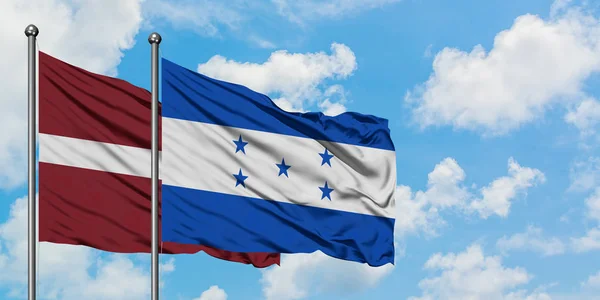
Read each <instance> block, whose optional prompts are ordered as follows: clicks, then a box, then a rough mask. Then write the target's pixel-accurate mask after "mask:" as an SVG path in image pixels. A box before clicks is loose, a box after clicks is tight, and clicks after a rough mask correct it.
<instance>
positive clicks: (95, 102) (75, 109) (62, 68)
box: [39, 52, 161, 149]
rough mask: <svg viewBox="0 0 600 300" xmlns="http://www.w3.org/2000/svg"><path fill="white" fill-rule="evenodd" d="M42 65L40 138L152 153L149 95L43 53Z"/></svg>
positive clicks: (40, 55) (132, 86)
mask: <svg viewBox="0 0 600 300" xmlns="http://www.w3.org/2000/svg"><path fill="white" fill-rule="evenodd" d="M39 61H40V62H39V63H40V67H39V73H40V74H39V85H40V86H39V110H40V116H39V118H40V120H39V122H40V124H39V130H40V133H47V134H54V135H60V136H66V137H72V138H79V139H86V140H92V141H97V142H105V143H113V144H120V145H126V146H133V147H140V148H147V149H150V135H151V127H150V121H151V115H150V113H151V93H150V92H149V91H147V90H145V89H143V88H140V87H137V86H135V85H133V84H131V83H129V82H127V81H124V80H121V79H117V78H112V77H108V76H103V75H99V74H94V73H91V72H88V71H86V70H84V69H82V68H79V67H76V66H73V65H70V64H68V63H65V62H63V61H61V60H58V59H56V58H54V57H52V56H49V55H48V54H46V53H43V52H40V53H39ZM159 115H160V108H159ZM159 128H160V118H159ZM160 144H161V134H159V149H160Z"/></svg>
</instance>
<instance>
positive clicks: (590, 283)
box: [581, 271, 600, 290]
mask: <svg viewBox="0 0 600 300" xmlns="http://www.w3.org/2000/svg"><path fill="white" fill-rule="evenodd" d="M581 286H582V287H584V288H589V289H598V290H600V271H598V273H596V274H594V275H590V277H588V279H587V280H586V281H584V282H582V283H581Z"/></svg>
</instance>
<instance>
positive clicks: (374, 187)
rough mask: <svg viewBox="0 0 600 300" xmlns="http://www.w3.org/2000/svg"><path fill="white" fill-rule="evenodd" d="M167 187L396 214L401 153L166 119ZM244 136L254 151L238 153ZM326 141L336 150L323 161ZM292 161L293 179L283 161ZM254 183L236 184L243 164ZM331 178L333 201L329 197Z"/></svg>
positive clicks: (164, 169) (164, 170)
mask: <svg viewBox="0 0 600 300" xmlns="http://www.w3.org/2000/svg"><path fill="white" fill-rule="evenodd" d="M162 121H163V123H162V126H163V127H162V128H163V162H162V165H161V167H160V170H161V178H162V180H163V184H164V185H172V186H179V187H184V188H191V189H197V190H206V191H212V192H218V193H225V194H232V195H240V196H247V197H253V198H262V199H269V200H274V201H280V202H287V203H294V204H302V205H308V206H313V207H320V208H328V209H335V210H341V211H347V212H355V213H361V214H368V215H375V216H383V217H391V218H393V217H394V199H393V196H394V195H393V194H394V190H395V187H396V156H395V152H393V151H388V150H381V149H375V148H368V147H360V146H355V145H348V144H340V143H332V142H324V141H316V140H312V139H308V138H302V137H295V136H289V135H280V134H273V133H267V132H261V131H255V130H248V129H241V128H234V127H226V126H219V125H214V124H207V123H200V122H190V121H184V120H177V119H172V118H163V120H162ZM240 134H241V135H242V138H243V140H244V141H246V142H248V145H246V146H245V151H246V155H244V154H243V153H242V152H241V151H240V152H238V153H235V149H236V146H235V144H234V143H233V140H237V139H238V137H239V136H240ZM325 147H327V149H328V150H329V152H330V153H332V154H333V155H335V157H334V158H332V159H331V167H330V166H329V165H327V164H325V165H321V162H322V159H321V156H320V155H319V153H323V151H324V150H325ZM282 158H285V163H286V164H287V165H291V168H290V169H289V170H288V174H289V178H287V177H286V176H285V175H281V176H278V174H279V168H278V167H277V166H276V164H279V163H281V159H282ZM240 168H241V169H242V172H243V174H244V175H245V176H248V179H246V180H245V184H246V188H244V187H242V186H241V185H239V186H237V187H236V186H235V183H236V180H235V178H234V177H233V174H237V173H238V171H239V169H240ZM325 181H327V183H328V185H329V187H330V188H333V189H334V191H333V192H332V193H331V199H332V200H331V201H329V200H328V199H327V198H325V199H321V196H322V193H321V190H320V189H319V187H323V185H324V183H325Z"/></svg>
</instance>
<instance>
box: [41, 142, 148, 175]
mask: <svg viewBox="0 0 600 300" xmlns="http://www.w3.org/2000/svg"><path fill="white" fill-rule="evenodd" d="M39 143H40V159H39V160H40V162H45V163H51V164H57V165H63V166H70V167H77V168H83V169H89V170H96V171H105V172H110V173H118V174H124V175H132V176H139V177H148V178H149V177H150V149H144V148H136V147H130V146H123V145H116V144H109V143H101V142H95V141H88V140H83V139H76V138H70V137H64V136H57V135H51V134H43V133H40V134H39ZM159 158H160V156H159Z"/></svg>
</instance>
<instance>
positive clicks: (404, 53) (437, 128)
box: [0, 0, 600, 300]
mask: <svg viewBox="0 0 600 300" xmlns="http://www.w3.org/2000/svg"><path fill="white" fill-rule="evenodd" d="M19 2H20V1H17V0H9V1H3V3H2V4H0V25H2V26H1V28H3V30H2V31H0V35H1V36H2V38H3V40H4V41H7V45H11V46H7V47H2V48H3V49H0V54H1V55H0V57H2V58H1V59H0V61H1V64H2V65H1V66H0V68H1V69H2V70H10V71H4V72H2V73H1V74H0V79H1V80H0V87H1V88H2V90H3V91H5V93H6V94H5V96H3V97H1V98H0V104H2V105H3V107H5V109H3V110H2V111H1V112H0V116H1V118H0V126H2V127H3V128H6V130H3V136H0V270H4V272H0V295H2V297H0V298H2V299H5V298H6V299H12V298H20V297H23V295H24V294H23V293H24V292H25V290H24V289H25V288H26V281H25V280H26V264H25V263H26V257H25V256H24V253H23V251H22V250H23V249H25V248H23V247H25V246H26V244H25V238H24V233H25V232H26V231H25V229H26V227H25V225H26V224H25V223H24V222H25V220H26V218H25V217H26V216H25V215H23V213H24V212H25V211H24V209H25V208H26V207H25V206H24V204H25V202H23V201H22V200H21V201H19V200H16V199H17V198H19V197H23V196H25V195H26V182H25V174H26V173H25V172H26V169H25V161H24V159H25V149H26V140H25V132H26V131H25V130H26V129H25V128H26V127H25V124H26V123H25V120H26V119H25V118H26V110H25V109H26V102H25V99H26V98H25V97H26V90H25V87H26V81H25V79H26V76H25V72H26V69H25V66H26V61H25V52H24V51H25V43H26V39H25V37H24V35H23V29H24V28H25V26H26V25H27V24H29V23H35V24H36V25H37V26H38V27H39V28H40V32H41V33H40V36H39V47H40V49H41V50H42V51H45V52H47V53H49V54H51V55H53V56H55V57H58V58H60V59H62V60H65V61H67V62H69V63H73V64H76V65H79V66H81V67H84V68H86V69H88V70H90V71H94V72H99V73H104V74H108V75H113V76H118V77H119V78H122V79H125V80H128V81H130V82H132V83H133V84H136V85H139V86H141V87H145V88H149V84H150V75H149V70H150V65H149V62H150V60H149V59H150V57H149V55H150V47H149V45H148V43H147V37H148V35H149V34H150V33H151V32H153V31H157V32H159V33H160V34H161V35H162V37H163V42H162V44H161V51H162V52H161V53H162V56H163V57H165V58H168V59H169V60H171V61H174V62H176V63H178V64H180V65H182V66H185V67H187V68H190V69H193V70H199V71H201V72H202V73H204V74H206V75H209V76H213V77H217V78H220V79H224V80H228V81H233V82H237V83H241V84H245V85H247V86H249V87H251V88H253V89H255V90H257V91H260V92H263V93H266V94H268V95H270V96H271V97H272V98H273V99H275V101H276V103H277V104H278V105H280V106H281V107H283V108H286V109H289V110H302V111H317V110H322V111H325V112H326V113H328V114H336V113H340V112H342V111H345V110H347V111H356V112H360V113H364V114H373V115H377V116H380V117H384V118H387V119H388V120H390V129H391V132H392V139H393V141H394V143H395V145H396V149H397V150H396V153H397V182H398V188H397V193H396V205H397V224H396V242H397V249H398V253H399V254H398V256H397V258H396V265H395V266H394V267H393V268H392V267H390V266H387V267H382V268H377V269H373V268H369V267H366V266H363V265H360V264H356V263H352V262H342V261H338V260H335V259H331V258H327V257H324V256H323V255H321V254H319V253H316V254H308V255H290V256H285V257H283V259H282V266H281V267H274V268H269V269H266V270H259V269H253V268H252V267H250V266H246V265H240V264H235V263H229V262H224V261H219V260H217V259H213V258H211V257H208V256H207V255H205V254H197V255H181V256H175V257H174V260H170V258H173V257H165V258H164V259H163V263H164V267H163V271H164V272H163V274H162V280H163V284H164V286H163V289H162V292H161V293H162V298H163V299H202V300H207V299H214V300H220V299H409V298H411V297H415V298H414V299H599V298H598V297H599V296H598V295H600V259H598V258H599V257H600V256H599V251H600V151H599V149H600V148H599V147H598V146H599V142H600V135H599V131H598V129H599V128H598V127H599V126H598V125H599V124H600V102H599V100H598V97H600V89H599V88H598V86H600V85H598V83H599V82H600V77H599V76H598V74H599V72H600V21H599V20H600V9H599V8H600V5H599V4H598V3H594V1H565V0H557V1H549V0H544V1H542V0H531V1H516V0H515V1H496V0H490V1H466V0H464V1H463V0H460V1H442V0H403V1H394V0H371V1H359V0H348V1H341V0H325V1H316V0H310V1H305V2H295V1H288V0H272V1H255V2H252V3H247V2H246V1H241V0H234V1H230V2H228V4H227V5H225V4H223V3H222V2H220V1H211V0H203V1H199V2H195V1H184V0H181V1H163V0H146V1H143V2H142V1H139V0H131V1H117V0H110V1H105V2H103V3H102V4H98V3H94V2H95V1H77V2H73V1H61V0H55V1H51V2H45V1H41V0H40V1H28V2H31V3H32V4H31V5H30V6H28V5H23V4H18V3H19ZM42 3H46V4H44V5H42ZM298 3H300V4H298ZM17 4H18V5H17ZM12 45H14V46H12ZM40 270H41V273H40V281H39V284H40V287H41V295H40V296H41V298H43V299H51V298H52V297H54V298H56V299H82V298H85V299H148V297H149V296H148V291H149V289H148V287H149V283H150V281H149V271H150V264H149V258H148V256H144V255H129V256H127V255H117V256H114V255H111V254H108V253H100V252H98V251H94V250H90V249H87V248H83V247H72V246H61V245H58V246H56V245H44V244H42V245H41V249H40ZM594 296H596V298H594Z"/></svg>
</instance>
